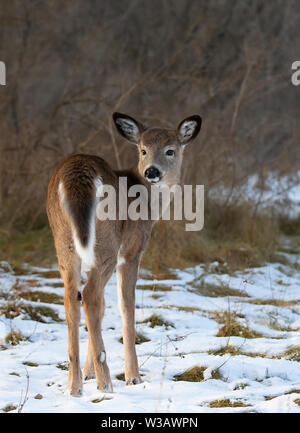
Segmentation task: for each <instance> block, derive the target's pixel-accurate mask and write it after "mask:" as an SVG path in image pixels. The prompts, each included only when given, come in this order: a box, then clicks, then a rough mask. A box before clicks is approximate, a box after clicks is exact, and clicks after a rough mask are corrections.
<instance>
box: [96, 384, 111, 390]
mask: <svg viewBox="0 0 300 433" xmlns="http://www.w3.org/2000/svg"><path fill="white" fill-rule="evenodd" d="M97 389H98V390H99V391H102V392H113V387H112V384H111V383H107V384H106V385H104V387H103V386H101V385H97Z"/></svg>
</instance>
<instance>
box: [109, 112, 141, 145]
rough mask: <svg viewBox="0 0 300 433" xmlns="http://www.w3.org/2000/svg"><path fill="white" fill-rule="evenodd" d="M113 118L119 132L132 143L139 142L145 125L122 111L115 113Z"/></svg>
mask: <svg viewBox="0 0 300 433" xmlns="http://www.w3.org/2000/svg"><path fill="white" fill-rule="evenodd" d="M113 120H114V123H115V125H116V128H117V130H118V132H119V134H121V135H122V137H124V138H126V140H128V141H130V142H131V143H134V144H138V143H139V140H140V136H141V134H142V132H143V131H145V129H146V128H145V127H144V126H143V125H142V124H141V123H139V122H137V121H136V120H134V119H133V118H132V117H130V116H127V115H126V114H122V113H113Z"/></svg>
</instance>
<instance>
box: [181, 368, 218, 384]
mask: <svg viewBox="0 0 300 433" xmlns="http://www.w3.org/2000/svg"><path fill="white" fill-rule="evenodd" d="M205 370H206V367H197V366H196V367H193V368H190V369H188V370H186V371H184V372H183V373H181V374H176V375H175V376H174V380H175V381H184V382H203V381H204V375H203V373H204V371H205ZM211 378H212V379H216V380H221V379H222V376H221V374H220V372H219V370H218V369H216V370H214V371H212V373H211Z"/></svg>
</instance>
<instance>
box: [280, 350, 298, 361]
mask: <svg viewBox="0 0 300 433" xmlns="http://www.w3.org/2000/svg"><path fill="white" fill-rule="evenodd" d="M282 356H283V357H284V358H286V359H288V360H289V361H297V362H300V347H299V346H296V347H291V348H290V349H288V350H286V351H285V352H284V354H283V355H282Z"/></svg>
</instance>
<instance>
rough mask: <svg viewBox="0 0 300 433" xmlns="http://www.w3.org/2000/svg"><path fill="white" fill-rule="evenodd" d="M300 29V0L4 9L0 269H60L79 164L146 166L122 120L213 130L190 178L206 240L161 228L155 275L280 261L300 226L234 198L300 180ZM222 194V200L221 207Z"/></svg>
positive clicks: (41, 0) (196, 151)
mask: <svg viewBox="0 0 300 433" xmlns="http://www.w3.org/2000/svg"><path fill="white" fill-rule="evenodd" d="M299 21H300V3H299V1H298V0H268V1H266V0H252V1H251V2H249V1H237V0H210V1H207V0H151V1H150V0H114V1H105V0H72V1H64V2H61V1H58V0H26V1H25V0H10V1H7V0H0V59H1V60H2V61H4V62H5V63H6V67H7V86H5V87H1V89H0V95H1V98H0V113H1V115H0V131H1V132H0V152H1V159H0V248H1V251H0V259H2V260H9V261H11V262H23V261H27V262H31V263H34V264H40V265H41V264H52V263H55V260H56V259H55V252H54V248H53V242H52V238H51V233H50V231H49V227H48V223H47V218H46V214H45V201H46V191H47V184H48V182H49V179H50V176H51V174H52V172H53V170H54V168H55V166H56V165H57V164H58V163H59V162H60V161H61V160H62V159H63V158H64V157H65V156H66V155H68V154H70V153H92V154H97V155H99V156H102V157H103V158H105V159H106V160H107V161H108V162H109V163H110V165H111V166H112V167H113V168H120V167H129V166H132V165H134V164H135V163H136V161H137V154H136V150H135V148H134V146H130V144H127V143H125V142H124V141H122V139H121V138H119V137H118V136H117V134H116V133H115V130H114V127H113V125H112V121H111V114H112V112H113V111H116V110H118V111H121V112H125V113H128V114H131V115H132V116H134V117H136V118H138V119H140V120H141V121H143V122H144V123H145V124H146V125H149V126H159V125H161V126H165V127H175V126H176V125H177V123H178V122H179V121H180V120H182V119H183V118H184V117H185V116H188V115H191V114H196V113H198V114H200V115H201V116H202V118H203V127H202V131H201V133H200V136H199V138H198V139H197V141H195V143H193V144H191V145H190V146H189V147H188V148H187V150H186V155H185V161H184V167H183V177H182V180H183V182H185V183H189V184H196V183H197V184H204V185H205V192H206V201H205V208H206V209H205V212H206V217H205V228H204V230H202V231H201V232H199V233H187V232H185V231H184V228H183V225H182V224H180V223H178V222H173V223H165V222H161V223H159V224H157V226H156V227H155V229H154V232H153V236H152V239H151V242H150V244H149V248H148V250H147V253H146V255H145V257H144V265H145V266H148V267H152V269H156V268H161V267H163V266H187V265H190V264H193V263H199V262H208V261H212V260H218V261H219V262H221V263H222V262H224V263H227V264H228V265H229V266H231V267H232V268H233V269H236V268H239V267H241V266H252V265H257V264H259V263H261V262H262V261H264V260H269V259H271V258H272V255H273V254H274V252H275V251H276V248H277V247H278V239H279V236H280V235H281V234H282V233H287V234H294V233H297V232H299V220H298V219H297V218H296V220H295V221H291V220H288V221H287V220H286V219H284V218H281V217H278V216H276V217H275V216H274V215H272V213H268V214H261V213H259V212H257V203H255V201H254V202H252V203H249V201H247V200H243V197H242V192H241V194H240V196H239V197H238V198H237V199H235V200H232V199H231V198H232V192H233V191H235V194H236V191H239V188H240V187H241V186H242V185H243V184H244V183H245V181H246V180H247V179H249V177H250V176H251V175H253V174H256V175H257V183H258V184H259V185H258V186H259V187H260V188H261V190H264V188H265V180H266V178H267V176H268V174H269V173H270V172H276V173H277V174H278V175H279V176H287V175H288V176H291V177H292V176H293V175H294V174H295V173H297V171H298V170H299V168H300V164H299V160H300V147H299V135H300V130H299V98H297V96H298V95H299V92H298V91H297V89H296V88H295V87H293V86H292V85H291V64H292V62H293V61H295V60H299V58H298V57H299V52H300V38H299V24H300V22H299ZM218 187H223V188H225V190H226V194H225V197H224V198H223V201H222V202H220V201H215V200H213V199H212V197H211V195H210V192H211V191H212V190H214V189H215V188H218ZM241 191H242V189H241ZM162 243H163V245H164V249H163V251H162V248H161V245H162Z"/></svg>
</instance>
